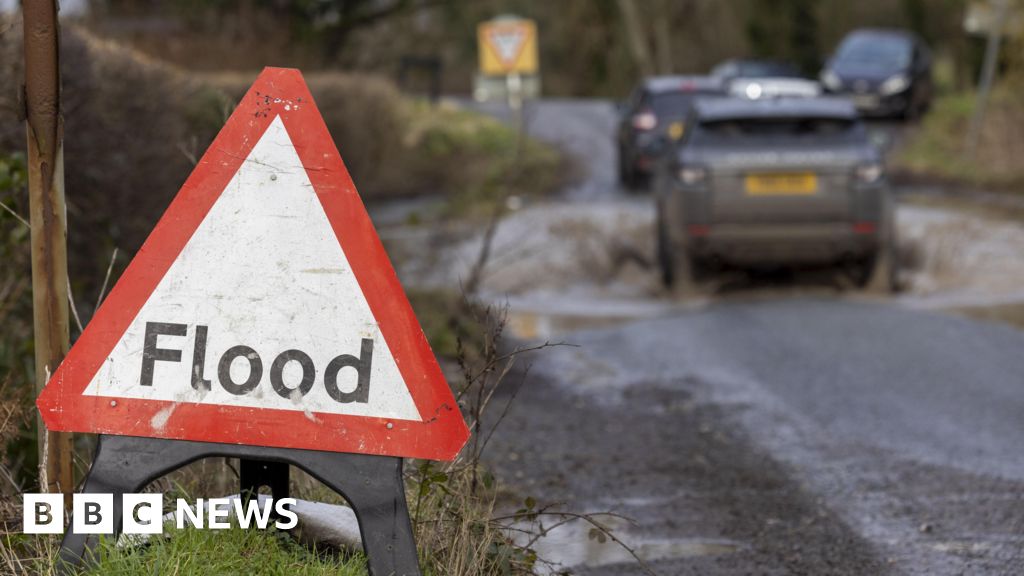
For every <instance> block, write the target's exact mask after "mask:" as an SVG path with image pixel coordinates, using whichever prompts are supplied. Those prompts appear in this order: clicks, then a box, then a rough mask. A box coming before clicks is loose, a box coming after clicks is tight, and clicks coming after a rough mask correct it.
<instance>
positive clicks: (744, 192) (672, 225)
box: [654, 98, 895, 288]
mask: <svg viewBox="0 0 1024 576" xmlns="http://www.w3.org/2000/svg"><path fill="white" fill-rule="evenodd" d="M654 187H655V190H656V198H657V205H658V218H657V240H658V260H659V264H660V269H661V274H662V279H663V281H664V283H665V284H666V285H667V286H669V287H673V286H674V287H680V286H686V285H692V282H693V281H699V280H700V279H701V278H702V277H703V276H705V275H706V274H707V273H708V272H711V271H713V270H714V269H715V268H717V267H720V266H724V265H732V266H742V267H778V266H781V265H793V264H812V263H813V264H821V263H837V264H841V265H843V266H844V267H845V268H846V269H848V270H849V271H850V272H851V275H852V276H853V279H854V280H855V282H857V283H858V284H859V285H866V284H867V283H868V282H869V281H871V279H872V277H874V276H875V275H876V274H878V275H884V276H885V278H884V279H883V280H882V282H883V283H884V284H885V285H886V286H887V287H890V288H891V287H892V286H894V284H895V277H894V276H895V271H894V266H895V258H893V257H892V253H893V251H892V247H893V241H894V234H893V228H894V227H893V213H892V212H893V208H892V201H891V198H890V193H889V189H888V186H887V184H886V179H885V170H884V167H883V164H882V158H881V154H880V152H879V151H878V150H877V148H876V147H875V146H874V145H873V144H872V143H871V142H870V140H869V139H868V135H867V132H866V130H865V127H864V125H863V123H862V122H861V120H860V119H859V118H858V116H857V112H856V110H855V109H854V107H853V105H852V104H851V103H850V102H849V101H847V100H843V99H836V98H778V99H765V100H741V99H733V98H727V99H715V100H702V101H698V102H697V103H696V104H695V105H694V107H693V109H692V111H691V115H690V118H689V120H688V121H687V122H686V132H685V134H684V135H683V137H682V139H681V140H680V142H679V144H678V146H677V147H676V148H675V150H674V151H673V152H671V153H670V154H668V155H667V156H666V158H665V160H664V161H663V162H662V163H661V165H660V166H659V169H658V171H657V173H656V178H655V182H654Z"/></svg>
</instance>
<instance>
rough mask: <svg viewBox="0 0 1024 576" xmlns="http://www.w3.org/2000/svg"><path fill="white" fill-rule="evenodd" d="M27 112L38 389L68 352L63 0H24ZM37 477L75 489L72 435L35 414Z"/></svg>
mask: <svg viewBox="0 0 1024 576" xmlns="http://www.w3.org/2000/svg"><path fill="white" fill-rule="evenodd" d="M22 11H23V14H24V31H25V34H24V36H25V118H26V131H27V137H28V193H29V212H30V215H31V218H30V222H31V224H32V310H33V319H34V326H35V354H36V358H35V360H36V392H37V393H38V392H39V391H41V390H42V389H43V386H45V385H46V381H47V380H49V377H50V374H52V373H53V372H54V370H56V369H57V365H58V364H60V362H61V360H63V359H64V356H65V355H66V354H67V352H68V327H69V325H68V261H67V210H66V208H65V205H64V126H63V119H62V118H61V106H60V59H59V39H60V30H59V27H58V23H57V0H25V1H24V3H23V5H22ZM36 425H37V426H38V431H39V484H40V489H42V490H44V491H46V492H63V493H64V495H65V500H66V501H69V499H70V495H71V494H72V493H73V492H74V489H75V485H74V477H73V475H72V460H71V459H72V453H73V452H72V441H73V439H72V436H71V434H70V433H61V432H49V431H47V430H46V427H45V426H44V424H43V422H42V419H41V418H37V420H36Z"/></svg>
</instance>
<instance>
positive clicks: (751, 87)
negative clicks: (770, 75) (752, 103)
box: [743, 82, 764, 100]
mask: <svg viewBox="0 0 1024 576" xmlns="http://www.w3.org/2000/svg"><path fill="white" fill-rule="evenodd" d="M743 93H744V94H745V95H746V96H747V98H750V99H751V100H757V99H758V98H760V97H761V95H762V94H764V88H762V87H761V85H760V84H758V83H757V82H751V83H750V84H747V87H746V88H744V90H743Z"/></svg>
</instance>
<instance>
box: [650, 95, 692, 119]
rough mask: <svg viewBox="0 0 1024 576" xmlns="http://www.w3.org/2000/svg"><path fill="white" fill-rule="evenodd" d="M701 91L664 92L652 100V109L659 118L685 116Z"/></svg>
mask: <svg viewBox="0 0 1024 576" xmlns="http://www.w3.org/2000/svg"><path fill="white" fill-rule="evenodd" d="M700 95H701V93H699V92H684V91H682V90H680V91H679V92H662V93H659V94H654V95H653V96H652V97H651V100H650V106H651V109H652V110H653V112H654V115H655V116H657V117H658V118H685V117H686V115H687V114H688V113H689V112H690V107H691V106H693V101H694V99H695V98H697V96H700Z"/></svg>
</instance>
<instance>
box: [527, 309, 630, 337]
mask: <svg viewBox="0 0 1024 576" xmlns="http://www.w3.org/2000/svg"><path fill="white" fill-rule="evenodd" d="M634 319H635V318H633V317H629V316H626V317H615V316H611V317H608V316H602V317H593V316H560V315H552V314H540V313H536V312H514V311H510V312H509V315H508V328H509V329H510V330H511V331H512V334H513V335H514V336H516V337H517V338H521V339H523V340H549V339H551V338H554V337H557V336H560V335H562V334H568V333H570V332H575V331H577V330H587V329H591V328H605V327H609V326H615V325H618V324H622V323H625V322H629V321H630V320H634Z"/></svg>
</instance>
